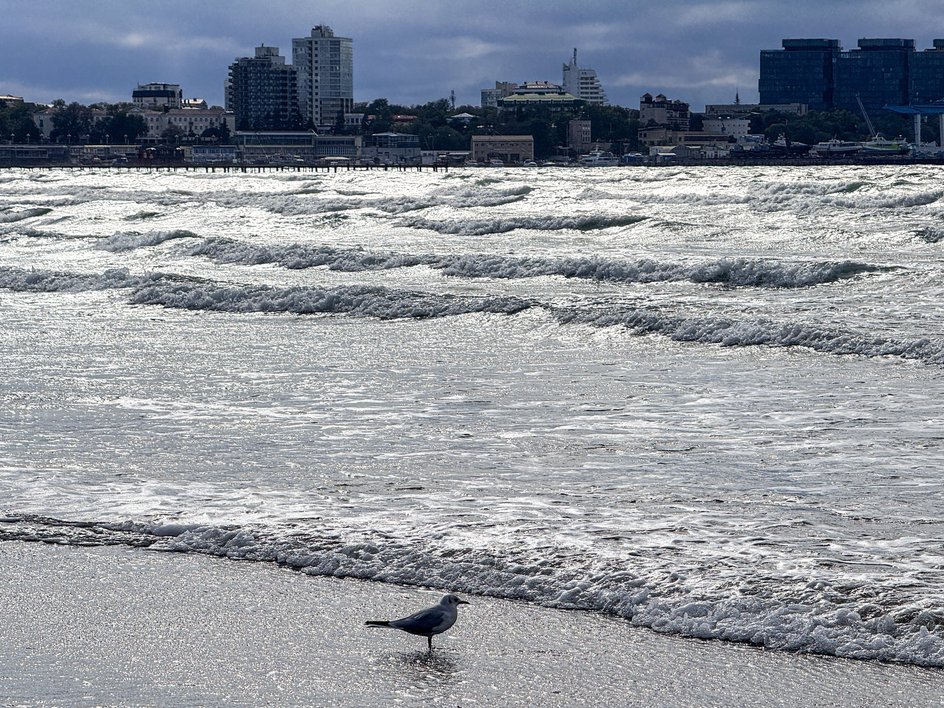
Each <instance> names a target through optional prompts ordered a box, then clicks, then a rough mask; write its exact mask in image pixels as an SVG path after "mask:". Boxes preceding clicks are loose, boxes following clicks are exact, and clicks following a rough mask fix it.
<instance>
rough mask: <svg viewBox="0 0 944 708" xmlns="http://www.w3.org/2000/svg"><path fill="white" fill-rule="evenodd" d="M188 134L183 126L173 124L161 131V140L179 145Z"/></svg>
mask: <svg viewBox="0 0 944 708" xmlns="http://www.w3.org/2000/svg"><path fill="white" fill-rule="evenodd" d="M186 134H187V131H185V130H184V129H183V128H180V127H178V126H176V125H173V124H171V125H168V126H167V127H166V128H164V130H163V131H162V132H161V141H162V142H164V143H167V144H168V145H177V144H179V143H180V139H181V138H182V137H183V136H185V135H186Z"/></svg>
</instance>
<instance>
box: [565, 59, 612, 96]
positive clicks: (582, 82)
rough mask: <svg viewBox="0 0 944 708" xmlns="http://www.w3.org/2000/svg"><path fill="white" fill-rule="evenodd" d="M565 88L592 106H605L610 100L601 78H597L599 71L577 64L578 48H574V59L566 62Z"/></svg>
mask: <svg viewBox="0 0 944 708" xmlns="http://www.w3.org/2000/svg"><path fill="white" fill-rule="evenodd" d="M563 77H564V78H563V84H562V86H563V88H564V90H565V91H566V92H567V93H569V94H572V95H574V96H576V97H577V98H579V99H580V100H581V101H585V102H586V103H587V104H588V105H591V106H605V105H607V104H608V103H609V102H608V101H607V99H606V92H605V91H604V90H603V86H601V85H600V79H599V78H597V72H596V71H594V70H593V69H590V68H588V67H580V66H577V50H576V49H574V56H573V59H571V60H570V63H569V64H564V74H563Z"/></svg>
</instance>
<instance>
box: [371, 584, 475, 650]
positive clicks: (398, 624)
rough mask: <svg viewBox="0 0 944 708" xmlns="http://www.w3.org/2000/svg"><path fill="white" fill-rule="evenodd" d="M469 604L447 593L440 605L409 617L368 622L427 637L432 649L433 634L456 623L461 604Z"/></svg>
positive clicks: (440, 632)
mask: <svg viewBox="0 0 944 708" xmlns="http://www.w3.org/2000/svg"><path fill="white" fill-rule="evenodd" d="M469 604H471V603H469V602H466V601H465V600H460V599H459V598H458V597H456V596H455V595H446V596H444V597H443V599H442V600H440V601H439V604H438V605H436V606H434V607H428V608H427V609H425V610H420V611H419V612H414V613H413V614H412V615H410V616H409V617H403V618H402V619H398V620H390V621H378V620H369V621H368V622H367V623H366V624H367V626H368V627H391V628H393V629H402V630H403V631H404V632H408V633H409V634H416V635H419V636H421V637H426V642H427V644H428V645H429V650H430V651H432V649H433V635H434V634H442V633H443V632H445V631H446V630H447V629H449V628H450V627H451V626H452V625H454V624H455V623H456V617H458V615H459V609H458V608H459V605H469Z"/></svg>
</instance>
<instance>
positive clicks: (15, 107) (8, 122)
mask: <svg viewBox="0 0 944 708" xmlns="http://www.w3.org/2000/svg"><path fill="white" fill-rule="evenodd" d="M35 110H36V105H35V104H32V103H22V102H20V101H15V102H14V101H10V102H5V101H0V139H7V138H9V136H11V135H12V136H13V139H14V140H15V141H16V142H20V143H22V142H29V141H35V140H39V138H40V135H41V133H40V131H39V128H37V127H36V124H35V123H34V122H33V116H32V113H33V111H35Z"/></svg>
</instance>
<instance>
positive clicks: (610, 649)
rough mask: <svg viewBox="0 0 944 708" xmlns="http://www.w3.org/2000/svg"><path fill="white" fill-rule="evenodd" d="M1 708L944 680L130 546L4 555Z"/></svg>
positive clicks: (458, 700) (790, 692)
mask: <svg viewBox="0 0 944 708" xmlns="http://www.w3.org/2000/svg"><path fill="white" fill-rule="evenodd" d="M0 568H2V570H3V572H2V573H0V705H7V704H12V705H20V704H26V705H139V704H149V705H358V706H374V705H375V706H381V705H390V704H392V703H398V704H404V705H461V706H480V705H485V706H508V705H543V706H555V705H562V706H570V705H615V706H622V705H626V706H678V705H699V706H713V705H716V706H722V705H747V704H750V705H765V706H778V705H784V706H787V705H789V706H793V705H831V706H841V705H849V706H871V705H874V706H898V705H901V706H922V705H939V703H938V701H939V700H940V695H941V693H940V690H941V686H942V685H944V672H942V671H936V670H928V669H920V668H916V667H912V666H897V665H888V664H879V663H874V662H856V661H848V660H841V659H834V658H825V657H816V656H806V655H796V654H788V653H784V652H776V651H764V650H762V649H756V648H752V647H747V646H739V645H732V644H726V643H723V642H717V641H712V642H704V641H696V640H686V639H679V638H676V637H669V636H663V635H659V634H656V633H654V632H651V631H649V630H644V629H638V628H634V627H632V626H630V625H629V624H628V623H627V622H625V621H622V620H619V619H614V618H608V617H603V616H600V615H595V614H591V613H585V612H567V611H560V610H553V609H547V608H542V607H537V606H533V605H528V604H524V603H517V602H509V601H503V600H494V599H489V598H484V597H469V598H467V599H469V600H471V602H472V605H470V606H468V607H466V606H464V605H463V606H462V607H461V608H460V609H461V611H460V615H459V621H458V622H457V623H456V625H455V627H453V629H451V630H450V631H449V632H448V633H446V634H444V635H441V636H439V637H437V638H436V640H435V642H434V650H433V652H432V653H431V654H428V653H427V652H426V647H425V645H426V640H425V639H423V638H422V637H412V636H410V635H406V634H403V633H400V632H387V631H382V630H372V629H371V628H368V627H365V626H364V621H365V620H367V619H385V618H390V617H400V616H402V615H404V614H407V613H408V612H411V611H413V610H415V609H417V608H420V607H425V606H427V605H429V604H432V603H434V602H436V601H438V599H439V597H440V596H441V595H442V592H441V591H424V590H422V589H417V588H404V587H399V586H394V585H385V584H381V583H368V582H363V581H353V580H337V579H333V578H320V577H310V576H307V575H304V574H302V573H297V572H293V571H289V570H286V569H284V568H278V567H274V566H271V565H268V564H258V563H249V562H235V561H225V560H219V559H212V558H205V557H200V556H193V555H187V556H184V555H177V554H170V553H159V552H155V551H147V550H141V549H130V548H125V547H98V548H86V547H66V546H57V545H49V544H41V543H26V542H20V541H10V542H2V543H0Z"/></svg>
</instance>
